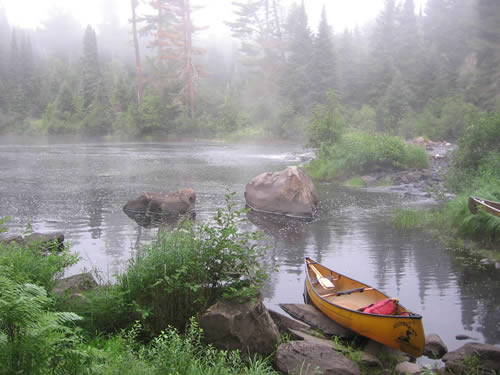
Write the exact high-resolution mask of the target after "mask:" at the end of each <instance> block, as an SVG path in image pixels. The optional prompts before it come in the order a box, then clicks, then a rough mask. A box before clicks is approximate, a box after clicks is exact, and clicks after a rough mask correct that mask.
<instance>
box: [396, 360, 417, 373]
mask: <svg viewBox="0 0 500 375" xmlns="http://www.w3.org/2000/svg"><path fill="white" fill-rule="evenodd" d="M422 370H423V368H422V366H420V365H417V364H416V363H412V362H401V363H398V364H397V365H396V368H395V369H394V371H395V372H396V374H401V375H417V374H420V373H421V372H422Z"/></svg>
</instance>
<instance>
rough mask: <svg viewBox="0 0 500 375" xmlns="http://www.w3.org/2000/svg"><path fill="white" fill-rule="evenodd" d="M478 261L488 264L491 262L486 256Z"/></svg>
mask: <svg viewBox="0 0 500 375" xmlns="http://www.w3.org/2000/svg"><path fill="white" fill-rule="evenodd" d="M479 263H480V264H483V265H485V266H488V265H490V264H491V260H489V259H488V258H483V259H481V260H480V261H479Z"/></svg>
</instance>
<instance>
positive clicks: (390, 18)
mask: <svg viewBox="0 0 500 375" xmlns="http://www.w3.org/2000/svg"><path fill="white" fill-rule="evenodd" d="M396 19H397V8H396V4H395V0H385V5H384V9H383V10H382V11H381V13H380V14H379V16H378V17H377V21H376V25H375V30H374V34H373V40H372V46H373V47H372V54H371V55H372V56H371V57H372V59H371V60H372V66H371V69H370V70H371V72H372V74H371V82H370V87H371V90H370V91H371V92H370V96H371V98H372V100H374V101H377V100H378V99H379V98H380V97H382V96H383V95H384V94H385V92H386V90H387V88H388V86H389V84H390V83H391V81H392V79H393V76H394V72H395V46H396Z"/></svg>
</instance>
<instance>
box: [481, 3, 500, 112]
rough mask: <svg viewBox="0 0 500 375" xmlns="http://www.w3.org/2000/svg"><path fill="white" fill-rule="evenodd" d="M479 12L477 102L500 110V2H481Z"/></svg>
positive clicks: (487, 107) (485, 106)
mask: <svg viewBox="0 0 500 375" xmlns="http://www.w3.org/2000/svg"><path fill="white" fill-rule="evenodd" d="M477 10H478V23H477V37H478V52H477V69H478V74H477V97H478V100H477V102H478V104H480V105H481V106H482V107H483V108H485V109H490V110H491V109H496V110H500V68H499V67H500V27H499V25H500V2H498V1H497V0H479V2H478V6H477Z"/></svg>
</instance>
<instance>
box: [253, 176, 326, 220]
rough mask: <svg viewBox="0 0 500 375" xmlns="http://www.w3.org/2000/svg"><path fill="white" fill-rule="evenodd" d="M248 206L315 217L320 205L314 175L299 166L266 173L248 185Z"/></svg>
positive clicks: (289, 214) (266, 210)
mask: <svg viewBox="0 0 500 375" xmlns="http://www.w3.org/2000/svg"><path fill="white" fill-rule="evenodd" d="M245 199H246V202H247V205H248V206H249V207H250V208H252V209H254V210H256V211H262V212H269V213H275V214H280V215H285V216H292V217H301V218H312V217H313V215H314V214H315V213H316V211H317V209H318V206H319V199H318V194H317V192H316V188H315V187H314V184H313V182H312V180H311V178H310V177H309V176H308V175H307V174H305V173H304V172H303V171H302V170H301V169H299V168H298V167H288V168H286V169H285V170H282V171H279V172H267V173H262V174H260V175H258V176H256V177H254V178H253V179H252V180H251V181H250V182H249V183H248V184H247V185H246V188H245Z"/></svg>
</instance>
